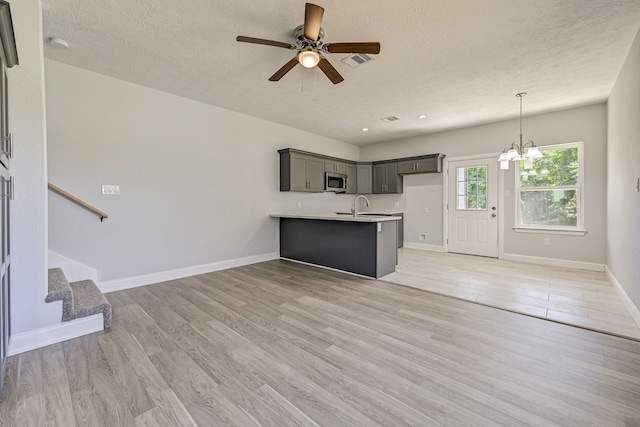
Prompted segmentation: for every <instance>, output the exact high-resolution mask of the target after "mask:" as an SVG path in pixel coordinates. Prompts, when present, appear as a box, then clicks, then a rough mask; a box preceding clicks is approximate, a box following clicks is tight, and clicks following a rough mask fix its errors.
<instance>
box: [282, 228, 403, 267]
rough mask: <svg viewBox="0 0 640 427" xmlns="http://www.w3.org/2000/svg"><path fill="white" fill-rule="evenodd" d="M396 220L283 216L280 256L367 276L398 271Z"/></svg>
mask: <svg viewBox="0 0 640 427" xmlns="http://www.w3.org/2000/svg"><path fill="white" fill-rule="evenodd" d="M397 230H398V229H397V226H396V224H395V221H384V222H351V221H330V220H319V219H302V218H280V256H281V257H282V258H288V259H293V260H297V261H302V262H306V263H310V264H316V265H322V266H325V267H330V268H335V269H337V270H342V271H348V272H351V273H355V274H360V275H363V276H367V277H373V278H376V279H377V278H380V277H382V276H386V275H387V274H391V273H393V272H394V271H395V268H396V264H397V259H398V248H397V245H396V240H397V235H396V233H397Z"/></svg>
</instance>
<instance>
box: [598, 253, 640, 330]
mask: <svg viewBox="0 0 640 427" xmlns="http://www.w3.org/2000/svg"><path fill="white" fill-rule="evenodd" d="M604 271H605V273H607V277H608V278H609V280H610V281H611V283H612V284H613V287H614V288H615V290H616V292H617V293H618V296H619V297H620V299H621V300H622V302H623V303H624V306H625V307H626V308H627V311H628V312H629V314H630V315H631V317H632V318H633V321H634V322H636V325H638V328H640V309H638V307H636V305H635V304H634V303H633V301H631V298H629V295H627V293H626V292H625V290H624V288H623V287H622V285H621V284H620V282H618V279H616V276H614V275H613V272H612V271H611V270H610V269H609V266H608V265H605V267H604Z"/></svg>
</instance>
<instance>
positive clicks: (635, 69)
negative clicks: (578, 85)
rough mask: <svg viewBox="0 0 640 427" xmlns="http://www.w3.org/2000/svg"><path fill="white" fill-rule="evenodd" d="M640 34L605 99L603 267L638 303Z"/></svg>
mask: <svg viewBox="0 0 640 427" xmlns="http://www.w3.org/2000/svg"><path fill="white" fill-rule="evenodd" d="M638 76H640V32H639V33H638V35H637V36H636V39H635V41H634V43H633V45H632V47H631V50H630V52H629V56H628V57H627V59H626V62H625V64H624V66H623V68H622V70H621V72H620V74H619V75H618V79H617V81H616V84H615V86H614V87H613V90H612V91H611V95H610V96H609V101H608V103H607V107H608V112H609V126H608V130H609V145H608V150H607V164H608V175H607V206H608V210H607V232H608V233H607V236H608V242H607V266H608V267H609V269H610V270H611V272H612V273H613V275H614V276H615V278H616V279H617V281H618V282H619V283H620V284H621V285H622V287H623V288H624V290H625V292H626V293H627V295H628V296H629V298H630V299H631V300H632V301H633V303H634V304H635V306H636V307H640V262H639V261H640V193H639V192H638V191H636V185H637V180H638V179H640V115H639V113H638V112H639V111H640V80H639V79H638Z"/></svg>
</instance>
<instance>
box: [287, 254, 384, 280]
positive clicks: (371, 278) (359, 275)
mask: <svg viewBox="0 0 640 427" xmlns="http://www.w3.org/2000/svg"><path fill="white" fill-rule="evenodd" d="M280 259H283V260H285V261H291V262H295V263H298V264H304V265H309V266H311V267H318V268H323V269H325V270H331V271H337V272H338V273H344V274H348V275H349V276H356V277H360V278H362V279H369V280H376V278H375V277H371V276H363V275H362V274H358V273H352V272H350V271H345V270H338V269H337V268H331V267H326V266H324V265H320V264H312V263H310V262H304V261H298V260H297V259H291V258H284V257H280Z"/></svg>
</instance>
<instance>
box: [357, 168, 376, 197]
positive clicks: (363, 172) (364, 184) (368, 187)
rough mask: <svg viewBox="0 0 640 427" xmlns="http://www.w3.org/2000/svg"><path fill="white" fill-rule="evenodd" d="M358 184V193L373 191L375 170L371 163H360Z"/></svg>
mask: <svg viewBox="0 0 640 427" xmlns="http://www.w3.org/2000/svg"><path fill="white" fill-rule="evenodd" d="M357 169H358V185H357V189H356V192H357V193H358V194H371V193H373V188H372V183H373V175H372V173H373V170H372V165H371V163H358V165H357Z"/></svg>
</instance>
